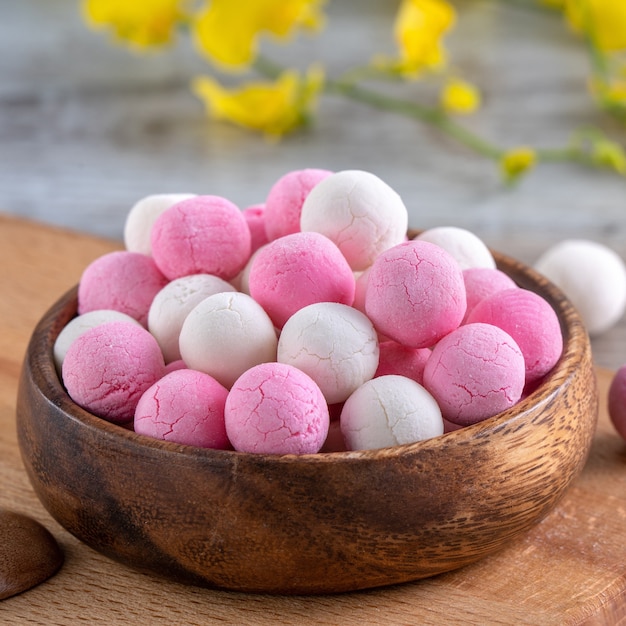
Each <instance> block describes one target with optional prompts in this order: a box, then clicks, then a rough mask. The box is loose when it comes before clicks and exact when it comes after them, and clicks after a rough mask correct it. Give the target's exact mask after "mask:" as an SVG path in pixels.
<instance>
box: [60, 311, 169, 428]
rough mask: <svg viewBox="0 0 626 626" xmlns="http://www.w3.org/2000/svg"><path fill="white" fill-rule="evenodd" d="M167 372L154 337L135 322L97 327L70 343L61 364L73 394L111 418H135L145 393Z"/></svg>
mask: <svg viewBox="0 0 626 626" xmlns="http://www.w3.org/2000/svg"><path fill="white" fill-rule="evenodd" d="M164 373H165V362H164V360H163V355H162V354H161V349H160V348H159V344H158V343H157V341H156V339H155V338H154V337H153V336H152V335H151V334H150V333H149V332H148V331H147V330H146V329H145V328H143V327H141V326H139V325H137V324H133V323H131V322H108V323H106V324H101V325H99V326H95V327H94V328H91V329H89V330H87V331H85V332H84V333H83V334H82V335H80V336H79V337H77V338H76V339H75V340H74V342H73V343H72V344H71V345H70V347H69V349H68V351H67V354H66V355H65V359H64V360H63V366H62V378H63V384H64V385H65V388H66V389H67V393H68V394H69V396H70V398H72V400H73V401H74V402H76V404H78V405H80V406H81V407H83V408H84V409H86V410H87V411H90V412H91V413H93V414H94V415H97V416H99V417H102V418H104V419H106V420H108V421H110V422H116V423H124V422H128V421H130V420H132V419H133V416H134V414H135V408H136V406H137V403H138V402H139V398H141V396H142V394H143V393H144V391H146V389H148V387H150V386H151V385H153V384H154V383H155V382H156V381H157V380H158V379H159V378H161V377H162V376H163V374H164Z"/></svg>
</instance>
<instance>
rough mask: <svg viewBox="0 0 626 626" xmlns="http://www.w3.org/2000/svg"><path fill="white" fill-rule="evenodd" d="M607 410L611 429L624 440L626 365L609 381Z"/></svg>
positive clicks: (625, 437) (625, 427) (625, 435)
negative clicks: (611, 425)
mask: <svg viewBox="0 0 626 626" xmlns="http://www.w3.org/2000/svg"><path fill="white" fill-rule="evenodd" d="M608 410H609V418H610V419H611V423H612V424H613V427H614V428H615V430H616V431H617V433H618V434H619V436H620V437H621V438H622V439H624V440H626V365H622V366H621V367H620V368H619V369H618V370H617V372H615V375H614V376H613V379H612V380H611V384H610V386H609V395H608Z"/></svg>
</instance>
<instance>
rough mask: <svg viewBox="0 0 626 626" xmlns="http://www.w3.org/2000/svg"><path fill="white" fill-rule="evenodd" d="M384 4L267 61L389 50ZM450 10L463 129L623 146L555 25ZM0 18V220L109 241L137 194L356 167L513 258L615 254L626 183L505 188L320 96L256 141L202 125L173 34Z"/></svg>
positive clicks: (563, 30)
mask: <svg viewBox="0 0 626 626" xmlns="http://www.w3.org/2000/svg"><path fill="white" fill-rule="evenodd" d="M397 5H398V3H397V2H384V1H382V0H358V1H357V0H334V1H331V2H329V3H328V5H327V14H328V23H327V26H326V28H325V30H324V31H323V32H322V33H321V34H320V35H319V36H315V37H311V36H308V35H306V34H304V35H300V36H298V37H297V38H296V39H295V40H294V41H293V42H292V43H290V44H289V45H288V46H277V45H271V50H270V52H271V54H273V55H274V56H275V57H276V58H279V59H280V58H281V55H282V60H283V61H284V62H285V63H286V64H291V65H299V66H302V67H306V65H308V63H309V62H310V61H311V60H315V59H317V60H321V61H323V62H324V63H325V64H326V65H327V67H328V73H329V74H332V73H338V72H339V71H342V70H345V69H346V68H348V67H350V66H352V65H358V64H361V63H364V62H367V61H368V60H369V59H370V58H371V56H372V55H373V54H374V53H375V52H379V51H391V50H392V49H393V41H392V36H391V32H392V25H393V19H394V14H395V11H396V9H397ZM454 5H455V7H456V8H457V11H458V20H457V23H456V26H455V28H454V29H453V31H452V32H451V34H450V35H449V36H448V37H447V38H446V43H447V48H448V50H449V56H450V59H451V60H452V62H453V64H454V65H455V66H456V67H458V69H459V71H460V72H461V74H462V75H463V76H464V77H466V78H467V79H468V80H471V81H472V82H474V83H475V84H477V85H478V86H479V87H480V88H481V90H482V94H483V106H482V108H481V109H480V110H479V111H478V112H477V113H476V114H474V115H473V116H471V117H470V118H467V119H465V118H464V119H463V120H461V121H462V123H464V124H467V125H468V126H470V127H473V128H476V129H478V130H479V131H480V133H481V134H483V135H484V136H486V137H488V138H490V139H492V140H494V141H496V142H497V143H499V144H501V145H503V146H511V147H513V146H515V145H518V144H531V145H535V146H552V145H560V144H563V143H564V142H565V141H566V140H567V138H568V136H569V134H570V133H571V131H572V130H573V129H574V128H575V127H580V126H584V125H593V126H597V127H600V128H602V129H603V130H604V131H605V132H606V133H607V134H609V135H611V136H613V137H615V138H616V140H620V139H621V140H622V141H623V140H624V138H626V130H625V128H624V127H623V126H621V125H620V124H619V123H618V122H616V121H615V120H614V119H612V118H610V117H609V116H608V115H606V114H605V113H602V112H600V111H599V110H598V109H597V107H596V106H595V105H594V104H593V102H592V100H591V97H590V96H589V95H588V91H587V81H588V76H589V61H588V57H587V54H586V52H585V48H584V45H583V44H581V41H580V39H578V38H576V37H574V36H573V34H572V33H571V32H569V30H568V29H567V27H566V26H565V25H564V23H563V20H562V17H560V16H559V15H558V14H551V13H549V12H546V11H544V10H541V9H539V10H538V9H537V8H536V7H533V6H532V3H530V4H529V3H528V2H523V1H515V0H465V1H461V0H458V1H456V2H455V3H454ZM0 15H1V16H2V17H1V19H0V210H2V211H3V212H7V213H11V214H17V215H21V216H25V217H27V218H33V219H37V220H42V221H45V222H48V223H53V224H59V225H62V226H65V227H69V228H71V229H76V230H80V231H87V232H90V233H94V234H97V235H101V236H105V237H112V238H116V239H117V238H121V234H122V230H123V224H124V220H125V216H126V213H127V211H128V210H129V208H130V207H131V206H132V204H133V203H134V202H135V201H137V200H138V199H139V198H141V197H143V196H145V195H147V194H151V193H165V192H192V193H210V194H218V195H224V196H226V197H228V198H229V199H231V200H232V201H233V202H235V203H236V204H238V205H239V206H240V207H242V208H243V207H245V206H247V205H249V204H253V203H257V202H261V201H263V200H264V199H265V196H266V194H267V192H268V190H269V188H270V186H271V184H272V183H273V182H274V181H275V180H276V179H277V178H278V177H280V176H281V175H282V174H284V173H286V172H287V171H289V170H291V169H296V168H304V167H322V168H327V169H332V170H339V169H365V170H369V171H371V172H374V173H375V174H377V175H378V176H380V177H381V178H382V179H383V180H385V181H386V182H387V183H389V184H390V185H391V186H392V187H394V188H395V189H396V190H397V191H398V192H399V193H400V194H401V195H402V197H403V198H404V200H405V203H406V205H407V207H408V209H409V212H410V223H411V226H413V227H416V228H427V227H430V226H435V225H444V224H446V225H449V224H452V225H457V226H461V227H465V228H469V229H471V230H473V231H474V232H476V233H477V234H478V235H479V236H481V237H483V238H484V239H485V240H486V241H487V243H488V244H489V245H492V246H505V247H506V248H507V250H508V251H509V252H510V253H515V254H517V255H518V256H521V257H522V258H523V259H524V260H526V261H528V262H532V261H533V260H534V258H536V256H538V254H539V253H540V252H542V251H543V250H544V249H545V247H546V246H547V245H549V244H550V243H551V242H553V241H556V240H559V239H563V238H565V237H578V236H585V237H589V238H594V237H598V238H601V239H602V240H603V241H604V242H605V243H608V244H610V245H612V247H614V249H616V250H617V251H618V252H619V253H620V254H622V256H624V255H625V253H626V237H625V236H624V235H625V234H626V218H625V213H624V209H625V204H626V179H625V178H624V177H620V176H618V175H616V174H615V173H612V172H608V171H601V170H593V169H589V168H585V167H582V166H576V165H572V164H554V165H544V166H541V167H540V168H538V169H537V170H536V171H534V172H532V173H530V174H529V175H528V176H527V177H526V178H524V179H523V180H522V181H521V182H520V184H519V185H517V186H516V187H514V188H512V189H509V188H506V187H505V186H504V185H503V184H502V182H501V179H500V177H499V174H498V172H497V169H496V168H495V166H494V163H492V162H490V161H487V160H485V159H482V158H480V157H477V156H476V155H474V154H472V153H471V152H470V151H469V150H468V149H466V148H463V147H462V146H460V145H458V144H457V143H455V142H454V141H452V140H450V139H447V138H445V137H443V136H441V135H440V134H438V133H437V132H436V131H434V130H433V129H431V128H429V127H427V126H424V125H422V124H420V123H418V122H415V121H412V120H407V119H404V118H402V117H399V116H397V115H394V114H392V113H382V112H379V111H375V110H373V109H371V108H369V107H367V106H365V105H360V104H355V103H353V102H348V101H345V100H342V99H341V98H339V97H332V96H325V97H324V98H323V99H322V101H321V104H320V108H319V111H318V116H317V119H316V121H315V122H314V125H313V127H311V128H310V129H304V130H302V131H299V132H297V133H296V134H293V135H290V136H287V137H285V138H284V139H283V140H282V141H280V142H278V143H272V142H268V141H267V140H266V139H265V138H264V137H263V136H260V135H256V134H252V133H250V132H248V131H246V130H242V129H239V128H237V127H234V126H231V125H228V124H226V123H221V122H214V121H210V120H209V119H208V118H207V116H206V113H205V110H204V107H203V105H202V103H201V102H200V101H199V100H198V98H197V97H196V96H195V95H194V94H193V93H192V92H191V90H190V88H189V83H190V80H191V78H192V77H193V76H195V75H197V74H201V73H203V72H204V73H208V71H209V70H210V68H209V67H208V65H207V64H206V62H205V61H203V60H201V59H200V58H199V57H198V55H197V54H195V53H194V51H193V49H192V47H191V44H190V42H189V40H188V39H187V38H184V37H180V38H179V41H178V42H177V43H176V44H175V45H174V46H172V47H170V48H166V49H164V50H160V51H155V52H151V53H146V54H137V53H135V52H132V51H129V50H128V49H125V48H122V47H120V46H114V45H112V44H111V41H110V40H109V38H108V36H107V35H106V34H105V33H102V32H94V31H92V30H90V29H89V28H88V27H87V26H86V24H85V22H84V20H83V19H82V17H81V11H80V5H79V3H78V2H76V1H72V0H45V1H44V0H20V2H14V1H12V0H0ZM268 45H270V44H268ZM417 88H418V89H423V92H424V94H425V95H424V97H425V98H428V95H429V94H428V89H429V88H428V86H427V85H425V86H423V87H421V86H418V87H417Z"/></svg>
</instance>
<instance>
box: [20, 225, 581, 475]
mask: <svg viewBox="0 0 626 626" xmlns="http://www.w3.org/2000/svg"><path fill="white" fill-rule="evenodd" d="M409 236H411V231H410V232H409ZM492 254H493V256H494V259H495V260H496V266H497V267H498V268H499V269H502V270H503V271H505V272H506V273H507V274H508V275H509V276H511V278H513V280H514V281H515V282H516V283H517V284H518V285H519V286H520V287H523V288H527V289H530V290H532V291H536V292H538V293H539V294H540V295H541V296H542V297H544V298H545V299H546V300H547V301H548V302H549V303H550V304H551V305H552V306H553V308H554V310H555V311H556V313H557V316H558V318H559V321H560V323H561V327H562V332H563V352H562V354H561V357H560V358H559V360H558V362H557V364H556V365H555V366H554V367H553V369H552V370H551V371H550V372H549V373H548V374H547V375H546V377H545V378H544V379H543V381H542V382H541V384H540V385H539V387H538V388H537V389H535V390H533V391H532V392H531V393H530V394H529V395H528V396H526V397H525V398H523V399H522V400H520V401H519V402H518V403H517V404H515V405H514V406H513V407H511V408H509V409H507V410H505V411H503V412H501V413H499V414H497V415H495V416H493V417H490V418H487V419H485V420H483V421H481V422H478V423H476V424H473V425H470V426H465V427H463V428H460V429H458V430H454V431H451V432H448V433H444V434H443V435H440V436H438V437H434V438H432V439H427V440H423V441H418V442H415V443H410V444H403V445H399V446H392V447H386V448H378V449H375V450H356V451H343V452H317V453H314V454H302V455H295V454H254V453H246V452H237V451H233V450H216V449H212V448H200V447H196V446H190V445H185V444H177V443H173V442H169V441H163V440H159V439H153V438H151V437H148V436H145V435H140V434H138V433H135V432H134V431H132V430H128V429H127V428H124V427H123V426H120V425H118V424H114V423H111V422H108V421H106V420H105V419H102V418H100V417H98V416H96V415H94V414H92V413H90V412H88V411H86V410H85V409H83V408H82V407H80V406H79V405H77V404H75V403H74V402H73V401H72V400H71V398H70V397H69V395H68V394H67V392H66V391H65V388H64V386H63V384H62V382H61V380H60V377H59V376H58V374H57V371H56V368H55V365H54V358H53V346H54V342H55V340H56V337H57V336H58V334H59V333H60V331H61V330H62V328H63V327H64V326H65V324H67V322H68V321H69V320H70V319H71V318H72V317H74V316H75V315H76V305H77V292H78V285H75V286H74V287H72V288H71V289H70V290H68V291H67V292H66V293H65V294H64V295H63V296H61V297H60V298H59V299H58V300H57V301H56V302H55V303H54V304H53V305H52V306H51V307H50V308H49V309H48V311H47V312H46V313H45V314H44V315H43V317H42V318H41V319H40V321H39V322H38V324H37V325H36V327H35V330H34V331H33V335H32V337H31V340H30V343H29V346H28V349H27V354H26V358H27V359H28V360H29V363H30V365H31V367H32V372H33V381H34V383H35V385H36V386H37V387H39V389H38V390H39V392H40V393H41V394H42V395H43V396H44V397H45V398H46V399H47V401H48V402H50V403H52V404H54V405H55V407H56V409H57V410H58V411H60V412H62V413H63V414H64V415H65V416H66V417H67V418H69V419H70V420H72V421H74V422H75V423H77V424H78V425H80V426H81V427H83V428H88V429H92V430H95V431H97V432H98V433H99V434H100V435H102V436H104V437H105V438H124V439H127V440H128V441H129V443H134V444H136V445H137V447H138V449H143V448H154V449H158V450H161V451H164V452H168V453H171V454H174V455H183V456H190V457H192V456H196V457H203V458H205V459H212V460H214V461H215V462H217V463H219V462H226V461H227V460H229V459H231V460H232V459H234V458H235V457H236V460H238V461H240V460H242V459H243V458H251V459H254V461H255V463H257V464H265V463H269V464H280V463H286V462H288V463H294V462H297V463H342V462H343V463H346V462H347V463H351V462H357V461H375V460H377V459H393V458H398V457H403V456H405V455H411V454H417V453H419V451H420V450H425V449H428V448H432V447H438V446H439V445H440V444H441V441H442V438H445V439H446V441H447V442H448V443H449V444H454V443H461V442H462V441H463V440H469V439H473V438H484V437H487V436H489V435H490V434H491V433H493V432H496V431H498V430H500V429H503V428H506V427H507V425H510V424H511V423H512V422H514V421H515V420H518V419H520V418H523V417H524V415H525V414H527V413H528V412H529V411H530V410H531V409H537V407H539V406H540V405H542V404H544V403H547V402H548V401H549V400H550V399H551V398H552V397H553V396H554V395H555V394H556V393H557V392H558V391H559V389H560V388H561V387H562V386H563V385H566V384H568V382H569V381H570V380H571V379H572V377H573V376H574V375H575V372H576V368H577V367H578V366H579V365H580V363H581V360H582V359H583V357H584V354H585V351H586V350H587V348H588V335H587V331H586V329H585V327H584V325H583V323H582V320H581V318H580V316H579V314H578V313H577V312H576V310H575V308H574V306H573V305H572V304H571V302H570V301H569V300H568V298H567V297H566V296H565V294H564V293H563V292H562V291H561V290H560V289H559V288H558V287H557V286H556V285H554V284H553V283H551V282H550V281H548V279H546V278H545V277H544V276H542V275H541V274H539V273H538V272H537V271H536V270H534V269H533V268H532V267H530V266H528V265H526V264H523V263H522V262H520V261H517V260H516V259H514V258H512V257H509V256H507V255H505V254H503V253H500V252H496V251H492ZM70 305H72V306H70ZM42 338H43V339H44V341H43V343H44V345H43V346H42V345H41V339H42ZM42 349H43V350H44V351H43V352H42Z"/></svg>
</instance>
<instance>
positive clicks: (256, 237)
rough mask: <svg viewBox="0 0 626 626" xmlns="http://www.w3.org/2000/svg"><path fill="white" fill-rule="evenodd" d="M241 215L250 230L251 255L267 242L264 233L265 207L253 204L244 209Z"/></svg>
mask: <svg viewBox="0 0 626 626" xmlns="http://www.w3.org/2000/svg"><path fill="white" fill-rule="evenodd" d="M242 213H243V216H244V218H245V220H246V222H248V228H249V229H250V254H251V255H252V254H254V253H255V252H256V251H257V250H258V249H259V248H260V247H261V246H264V245H265V244H266V243H267V242H268V241H269V239H268V238H267V234H266V233H265V205H264V204H253V205H252V206H249V207H246V208H245V209H244V210H243V211H242Z"/></svg>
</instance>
